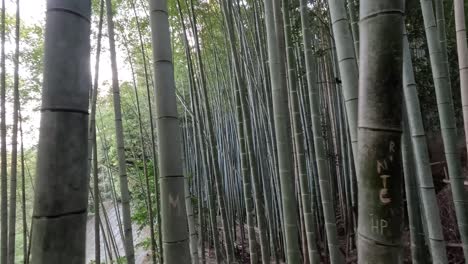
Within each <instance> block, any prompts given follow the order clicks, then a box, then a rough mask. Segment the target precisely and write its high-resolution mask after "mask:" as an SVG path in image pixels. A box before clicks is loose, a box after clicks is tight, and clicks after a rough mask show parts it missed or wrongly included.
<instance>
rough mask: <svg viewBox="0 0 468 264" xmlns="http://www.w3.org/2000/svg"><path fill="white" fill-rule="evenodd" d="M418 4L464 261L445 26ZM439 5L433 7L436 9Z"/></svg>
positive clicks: (464, 214) (465, 201)
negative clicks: (422, 22) (424, 32)
mask: <svg viewBox="0 0 468 264" xmlns="http://www.w3.org/2000/svg"><path fill="white" fill-rule="evenodd" d="M420 2H421V10H422V13H423V18H424V27H425V30H426V38H427V45H428V50H429V55H430V61H431V68H432V77H433V79H434V86H435V90H436V98H437V108H438V111H439V121H440V129H441V132H442V139H443V142H444V152H445V158H446V160H447V167H448V174H449V177H450V188H451V190H452V198H453V203H454V205H455V213H456V217H457V224H458V229H459V232H460V237H461V240H462V243H463V246H464V247H463V248H464V255H465V258H468V195H467V191H465V188H464V180H465V176H464V175H463V172H462V167H461V163H460V157H459V150H458V149H457V146H456V141H457V138H458V136H457V126H456V121H455V111H454V107H453V99H452V92H451V86H450V75H449V67H448V62H447V49H446V46H445V42H444V41H441V40H443V39H445V36H442V35H441V34H442V33H445V29H444V28H442V27H444V23H442V22H440V26H439V27H438V25H437V23H436V19H435V17H434V10H433V8H432V0H420ZM439 4H440V3H439ZM439 4H438V3H436V7H437V5H439ZM436 10H437V12H438V15H439V19H440V20H442V21H443V20H444V19H443V18H442V15H441V14H440V13H441V12H442V11H441V10H440V6H439V7H438V8H436ZM438 30H439V31H438Z"/></svg>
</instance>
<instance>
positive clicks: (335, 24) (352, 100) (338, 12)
mask: <svg viewBox="0 0 468 264" xmlns="http://www.w3.org/2000/svg"><path fill="white" fill-rule="evenodd" d="M328 3H329V7H330V17H331V22H332V29H333V36H334V38H335V44H336V53H337V57H338V67H339V69H340V76H341V79H342V86H341V88H342V91H343V97H344V103H345V108H346V117H347V118H346V120H347V121H348V127H349V135H350V138H351V146H352V150H353V160H354V164H355V165H356V164H357V156H358V155H357V144H358V133H357V122H358V96H359V88H358V81H359V69H358V62H357V59H356V58H357V56H356V55H357V54H356V52H355V51H357V50H358V48H355V45H353V40H354V41H356V39H357V42H356V43H357V44H356V45H357V46H359V37H353V32H352V31H351V28H350V23H349V21H348V19H347V14H346V7H345V2H344V0H328ZM349 9H350V10H354V6H350V7H349ZM351 18H352V17H351ZM355 24H356V23H355ZM355 31H356V32H354V33H356V36H357V33H358V32H357V31H358V29H357V26H355ZM350 180H351V184H350V187H351V188H350V190H351V203H352V206H353V208H356V207H357V205H356V183H355V181H356V179H355V177H354V175H353V174H351V173H350Z"/></svg>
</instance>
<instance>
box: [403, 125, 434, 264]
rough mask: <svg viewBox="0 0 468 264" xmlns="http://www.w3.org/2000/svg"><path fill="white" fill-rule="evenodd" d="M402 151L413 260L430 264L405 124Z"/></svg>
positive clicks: (411, 153)
mask: <svg viewBox="0 0 468 264" xmlns="http://www.w3.org/2000/svg"><path fill="white" fill-rule="evenodd" d="M405 121H406V120H405ZM406 122H407V121H406ZM401 151H402V160H403V170H404V177H405V193H406V201H407V206H406V207H407V211H408V227H409V230H410V237H411V243H410V245H411V260H412V263H414V264H419V263H421V264H422V263H429V261H428V259H427V254H426V253H427V246H426V243H425V235H424V230H423V224H422V218H421V216H422V214H421V208H420V205H419V202H420V199H419V192H418V187H417V178H416V177H417V175H416V172H415V167H414V165H415V161H414V155H413V149H412V146H411V136H410V133H409V131H408V125H407V123H405V126H404V132H403V136H402V139H401Z"/></svg>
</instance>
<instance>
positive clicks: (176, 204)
mask: <svg viewBox="0 0 468 264" xmlns="http://www.w3.org/2000/svg"><path fill="white" fill-rule="evenodd" d="M169 205H170V206H171V208H172V209H174V210H177V212H178V211H179V209H180V207H179V195H177V196H176V198H175V199H174V198H173V197H172V195H170V194H169ZM178 213H179V212H178Z"/></svg>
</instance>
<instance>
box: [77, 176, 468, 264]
mask: <svg viewBox="0 0 468 264" xmlns="http://www.w3.org/2000/svg"><path fill="white" fill-rule="evenodd" d="M467 189H468V187H467ZM467 191H468V190H467ZM451 195H452V194H451V190H450V186H449V184H445V185H444V186H442V187H440V186H439V191H438V194H437V198H438V202H439V207H440V214H441V217H442V226H443V232H444V237H445V239H446V241H447V254H448V258H449V263H453V264H463V263H465V261H464V260H463V250H462V248H461V246H460V235H459V234H458V231H457V226H456V219H455V211H454V206H453V201H452V196H451ZM105 206H106V212H107V214H108V217H109V222H110V227H111V229H112V232H113V234H114V237H115V240H116V242H115V243H116V245H117V248H118V251H119V254H120V255H122V256H123V255H124V254H125V253H124V252H125V251H124V247H123V243H122V239H121V237H120V234H119V233H120V231H119V229H118V226H119V225H118V223H119V220H118V219H117V213H116V210H115V208H114V207H113V206H112V204H111V203H110V202H106V203H105ZM103 224H105V223H103ZM340 224H341V225H342V223H341V222H340V221H338V225H340ZM338 228H339V229H340V226H339V227H338ZM341 228H343V227H341ZM133 230H134V231H133V232H134V239H135V261H136V263H138V264H146V263H151V257H150V251H149V250H148V249H145V247H144V246H143V244H144V243H143V242H145V241H147V240H148V238H149V228H143V229H141V230H139V228H138V226H137V225H133ZM219 232H220V234H221V226H220V227H219ZM236 232H237V234H236V235H237V240H236V241H242V239H241V236H242V232H241V228H240V226H237V228H236ZM243 233H244V244H243V245H242V244H236V252H235V253H236V258H237V259H238V260H239V263H250V257H249V253H248V251H249V248H248V244H247V229H246V227H245V226H244V231H243ZM257 240H258V234H257ZM340 240H341V242H342V248H346V242H345V241H346V236H345V235H342V236H341V237H340ZM404 243H405V256H404V259H405V263H411V252H410V240H409V231H408V230H405V234H404ZM319 245H320V246H321V247H322V248H323V247H324V246H325V245H323V243H319ZM104 249H105V245H104V242H103V241H102V239H101V258H102V262H104V261H106V259H105V257H104V252H105V251H104ZM322 251H323V250H322ZM94 252H95V247H94V216H93V215H90V216H89V218H88V223H87V234H86V263H87V264H88V263H92V261H93V260H94ZM205 258H206V263H209V264H212V263H213V264H214V263H216V257H215V253H214V250H213V249H211V248H210V249H208V248H207V249H205ZM323 259H326V257H324V258H323ZM106 263H109V261H106ZM272 263H276V262H275V261H272ZM280 263H282V262H280ZM323 263H327V262H325V261H324V262H323ZM347 263H357V261H356V251H355V250H351V251H350V252H349V253H348V255H347Z"/></svg>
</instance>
